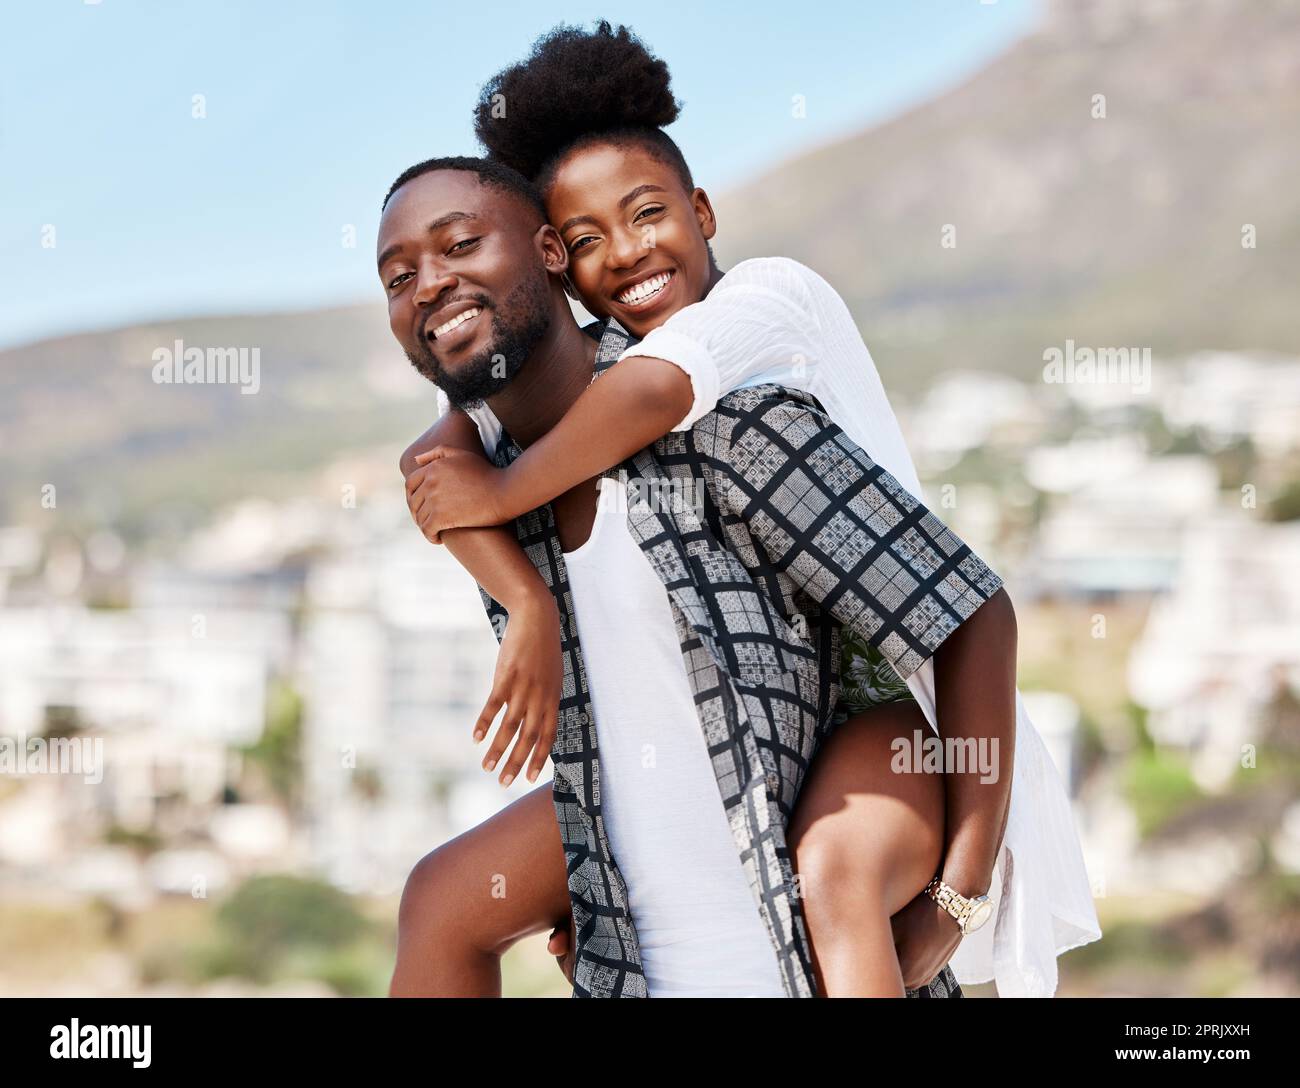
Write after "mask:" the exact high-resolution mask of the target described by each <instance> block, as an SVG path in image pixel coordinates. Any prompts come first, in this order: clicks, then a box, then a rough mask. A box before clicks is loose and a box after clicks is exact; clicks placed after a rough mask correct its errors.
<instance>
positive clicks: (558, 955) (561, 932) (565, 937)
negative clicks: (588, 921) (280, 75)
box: [546, 913, 578, 985]
mask: <svg viewBox="0 0 1300 1088" xmlns="http://www.w3.org/2000/svg"><path fill="white" fill-rule="evenodd" d="M577 944H578V937H577V934H576V933H575V932H574V931H573V915H572V913H570V915H569V921H568V924H567V925H566V924H565V923H563V922H561V923H560V924H559V925H558V926H556V927H555V928H554V929H553V930H551V936H550V939H549V940H547V942H546V951H548V952H549V953H550V954H551V955H552V956H554V957H555V962H556V963H557V964H558V965H559V967H560V971H561V972H562V973H563V975H564V977H565V978H566V979H568V980H569V985H573V964H574V961H575V959H576V958H577V956H576V953H575V949H576V947H577Z"/></svg>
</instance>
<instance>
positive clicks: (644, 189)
mask: <svg viewBox="0 0 1300 1088" xmlns="http://www.w3.org/2000/svg"><path fill="white" fill-rule="evenodd" d="M666 192H668V190H667V189H665V188H663V186H661V185H638V186H637V187H636V188H635V189H633V190H632V191H631V192H630V193H628V194H627V196H625V197H624V198H623V199H622V200H620V201H619V202H618V206H619V207H620V208H626V207H627V206H628V205H629V204H631V203H632V201H634V200H635V199H636V198H637V197H639V196H641V194H642V193H666Z"/></svg>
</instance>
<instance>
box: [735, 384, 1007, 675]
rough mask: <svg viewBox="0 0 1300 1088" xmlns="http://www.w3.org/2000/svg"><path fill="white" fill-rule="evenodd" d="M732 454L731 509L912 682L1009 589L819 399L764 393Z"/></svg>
mask: <svg viewBox="0 0 1300 1088" xmlns="http://www.w3.org/2000/svg"><path fill="white" fill-rule="evenodd" d="M723 460H724V461H725V462H726V463H725V464H724V465H723V466H721V467H722V469H723V471H724V473H725V477H726V484H725V486H724V487H723V489H722V494H723V496H724V499H723V501H724V503H725V504H726V505H727V506H728V507H729V510H728V513H730V514H731V515H734V516H735V517H737V518H740V519H741V520H743V521H744V522H745V524H746V526H747V528H748V530H749V532H750V533H751V534H752V536H753V538H754V540H755V541H756V542H757V543H758V545H759V547H761V548H762V550H763V551H764V552H765V553H766V555H767V557H768V560H769V561H770V562H771V563H772V564H773V566H774V567H775V568H776V569H777V570H780V571H784V572H785V573H786V574H787V575H788V576H789V577H790V578H792V579H793V580H794V582H795V583H796V585H798V586H799V587H801V588H802V589H803V591H804V592H806V593H807V594H808V595H809V596H810V597H812V598H813V599H814V600H815V601H816V602H817V603H818V604H819V605H820V606H821V607H822V608H824V609H826V610H827V611H828V612H830V614H831V615H833V616H834V617H835V619H837V620H838V621H840V622H841V623H843V624H845V625H846V626H848V627H850V628H851V629H853V630H855V631H857V632H858V633H859V634H860V635H861V636H862V637H863V638H865V639H866V640H867V641H868V642H870V643H871V644H872V645H873V646H875V647H877V648H878V649H879V650H880V652H881V653H882V654H883V655H884V657H885V658H886V659H887V660H888V661H889V663H890V665H892V666H893V668H894V670H895V671H896V672H897V673H898V675H899V676H900V677H902V678H903V679H907V677H909V676H911V675H912V673H914V672H915V671H916V670H917V669H918V668H920V667H921V665H922V664H924V663H925V661H926V660H927V659H928V658H930V657H931V656H933V654H934V652H935V651H936V650H937V649H938V648H939V646H940V645H941V644H942V643H943V641H944V639H946V638H947V637H948V636H949V635H950V634H951V633H952V632H953V631H955V630H956V629H957V628H958V626H960V625H961V623H962V622H963V621H965V620H966V619H969V618H970V616H971V615H973V614H974V612H975V610H976V609H977V608H979V606H980V605H981V604H983V603H984V602H985V601H986V600H988V599H989V598H990V597H991V596H993V594H995V593H996V592H997V591H998V590H999V589H1000V588H1001V586H1002V579H1001V578H999V577H998V576H997V574H995V573H994V572H993V571H992V570H991V569H990V568H989V567H988V566H986V565H985V563H984V562H983V560H981V559H980V558H979V556H977V555H976V554H975V553H974V552H973V551H971V549H970V548H969V547H968V546H967V545H966V544H965V543H963V541H962V540H961V539H960V538H959V537H958V536H957V535H956V534H955V533H953V532H952V530H951V529H949V528H948V527H947V526H946V525H944V524H943V522H942V521H940V520H939V518H937V517H935V515H934V514H933V513H931V512H930V510H929V509H927V508H926V506H925V505H924V504H923V503H922V502H921V501H920V500H919V499H917V497H916V496H914V495H912V494H911V493H910V492H908V491H907V490H906V489H905V488H904V487H903V486H902V485H901V484H900V483H899V482H898V481H897V480H896V479H895V478H894V477H893V476H892V475H890V473H888V472H886V471H885V469H884V468H882V467H881V466H880V465H877V464H876V463H875V462H874V461H872V459H871V458H870V457H869V456H868V455H867V454H866V452H865V451H863V450H862V448H861V447H860V446H858V445H857V444H856V443H854V441H853V440H852V439H851V438H849V436H848V435H846V434H845V433H844V432H843V430H841V429H840V427H839V426H837V425H836V424H835V423H834V422H833V421H832V420H831V419H830V418H829V417H828V416H827V415H826V414H825V413H824V412H823V411H821V410H820V409H819V408H818V407H813V406H811V405H809V404H808V403H806V402H804V401H802V400H799V399H796V398H793V397H786V396H783V394H782V393H780V392H779V391H777V392H774V393H773V394H772V395H771V396H770V397H767V396H764V397H763V398H762V399H760V400H759V401H757V402H756V403H753V404H752V406H747V407H746V408H745V409H744V410H743V411H742V412H741V413H740V416H739V418H737V419H736V421H735V425H734V427H733V428H732V430H731V434H730V440H729V442H728V443H727V448H726V450H725V452H724V453H723Z"/></svg>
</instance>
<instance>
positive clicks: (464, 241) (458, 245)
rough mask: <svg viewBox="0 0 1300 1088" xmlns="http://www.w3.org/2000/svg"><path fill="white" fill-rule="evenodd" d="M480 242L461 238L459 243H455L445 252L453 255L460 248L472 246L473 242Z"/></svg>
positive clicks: (479, 239) (477, 239) (475, 239)
mask: <svg viewBox="0 0 1300 1088" xmlns="http://www.w3.org/2000/svg"><path fill="white" fill-rule="evenodd" d="M480 241H482V239H481V238H462V239H461V240H460V241H459V242H457V243H456V244H455V245H454V246H452V247H451V249H449V250H447V252H448V253H455V252H456V251H457V250H459V249H460V248H461V247H462V246H472V245H473V244H474V243H475V242H480Z"/></svg>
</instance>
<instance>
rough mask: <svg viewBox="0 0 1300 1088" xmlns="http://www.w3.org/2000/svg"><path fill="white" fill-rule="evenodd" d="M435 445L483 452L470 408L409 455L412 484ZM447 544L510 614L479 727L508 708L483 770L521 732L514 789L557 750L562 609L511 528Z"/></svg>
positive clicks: (405, 459)
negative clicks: (518, 780) (422, 455)
mask: <svg viewBox="0 0 1300 1088" xmlns="http://www.w3.org/2000/svg"><path fill="white" fill-rule="evenodd" d="M436 445H446V446H454V447H456V448H458V449H462V450H466V451H468V452H470V453H473V454H476V455H477V456H479V457H484V453H483V443H482V441H481V439H480V438H479V433H478V425H477V424H475V422H474V421H473V420H472V419H470V418H469V416H467V415H466V414H465V413H464V412H461V411H458V410H454V409H453V410H452V411H449V412H447V413H445V414H444V415H443V416H442V417H441V418H440V419H439V420H438V421H437V422H436V423H435V424H434V425H433V426H432V427H430V428H429V429H428V430H427V431H425V432H424V434H422V435H421V436H420V437H419V438H418V439H416V440H415V442H413V443H412V444H411V445H410V446H408V447H407V449H406V450H405V451H404V452H403V454H402V457H401V461H400V467H401V469H402V473H403V475H405V476H406V477H407V479H408V487H409V483H410V477H411V475H412V473H414V472H417V471H419V468H418V466H417V465H416V463H415V458H416V457H417V456H418V455H419V454H420V453H422V452H423V451H424V450H426V449H431V448H432V447H433V446H436ZM484 460H486V457H484ZM408 495H409V490H408ZM442 541H443V543H444V544H446V546H447V550H448V551H449V552H451V554H452V555H454V556H455V557H456V560H457V562H459V563H460V565H461V566H462V567H464V568H465V569H466V570H467V571H469V573H470V574H471V575H473V577H474V580H475V581H476V582H478V584H479V585H480V586H482V587H483V589H484V590H485V591H486V592H487V593H488V595H489V596H491V597H493V598H494V599H495V600H497V601H499V602H500V603H501V605H502V606H503V607H504V608H505V610H506V611H507V612H508V613H509V616H510V619H509V622H508V623H507V624H506V630H505V633H504V635H502V634H501V633H500V632H498V638H500V640H501V652H500V653H499V654H498V656H497V667H496V673H495V675H494V677H493V682H492V691H491V693H490V694H489V696H488V699H487V702H486V703H485V704H484V706H483V710H482V712H481V713H480V714H479V717H478V721H477V722H476V723H475V726H474V739H475V740H476V741H478V740H481V739H482V737H483V736H485V735H486V734H487V731H488V730H489V729H490V728H491V726H492V722H493V721H494V720H495V719H496V716H497V714H498V713H499V712H500V711H501V708H502V707H506V713H505V715H504V716H503V717H502V719H501V725H500V727H499V728H498V730H497V733H496V736H495V737H494V738H493V740H492V743H491V744H490V745H489V746H488V749H487V751H486V752H485V753H484V761H483V766H484V769H485V770H488V771H491V770H494V769H495V767H496V764H497V763H498V762H499V761H500V760H501V759H502V757H503V756H504V755H505V751H506V748H508V747H509V746H510V742H511V740H512V739H513V738H514V736H515V733H516V731H518V733H519V740H518V741H517V742H516V743H515V746H514V749H513V750H512V751H511V752H510V756H509V758H508V759H506V761H505V763H504V765H503V766H502V768H501V771H500V777H499V781H500V782H501V784H502V785H503V786H509V785H510V783H511V781H512V780H513V779H514V777H515V776H516V775H517V774H518V773H519V771H520V769H521V768H522V767H523V764H524V760H525V759H527V758H528V755H529V753H530V752H531V753H532V759H531V760H530V761H529V766H528V772H527V776H528V780H529V781H530V782H535V781H537V776H538V775H539V774H540V773H541V770H542V768H543V767H544V766H545V764H546V759H547V757H548V756H549V755H550V752H551V745H552V744H553V743H554V740H555V732H556V729H557V727H558V725H559V707H560V694H561V688H562V686H563V679H564V666H563V662H562V660H561V657H560V614H559V609H558V608H557V607H556V604H555V599H554V598H553V597H552V596H551V591H550V589H549V588H548V587H547V585H546V582H545V581H544V580H543V578H542V576H541V575H540V574H539V573H538V572H537V568H536V567H534V566H533V564H532V562H531V561H530V560H529V558H528V556H527V555H526V554H525V553H524V549H523V547H522V546H521V545H520V543H519V541H518V539H517V538H516V536H515V533H514V529H513V528H512V527H511V526H509V525H500V526H489V527H486V528H466V529H448V530H446V531H445V532H444V533H443V534H442Z"/></svg>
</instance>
